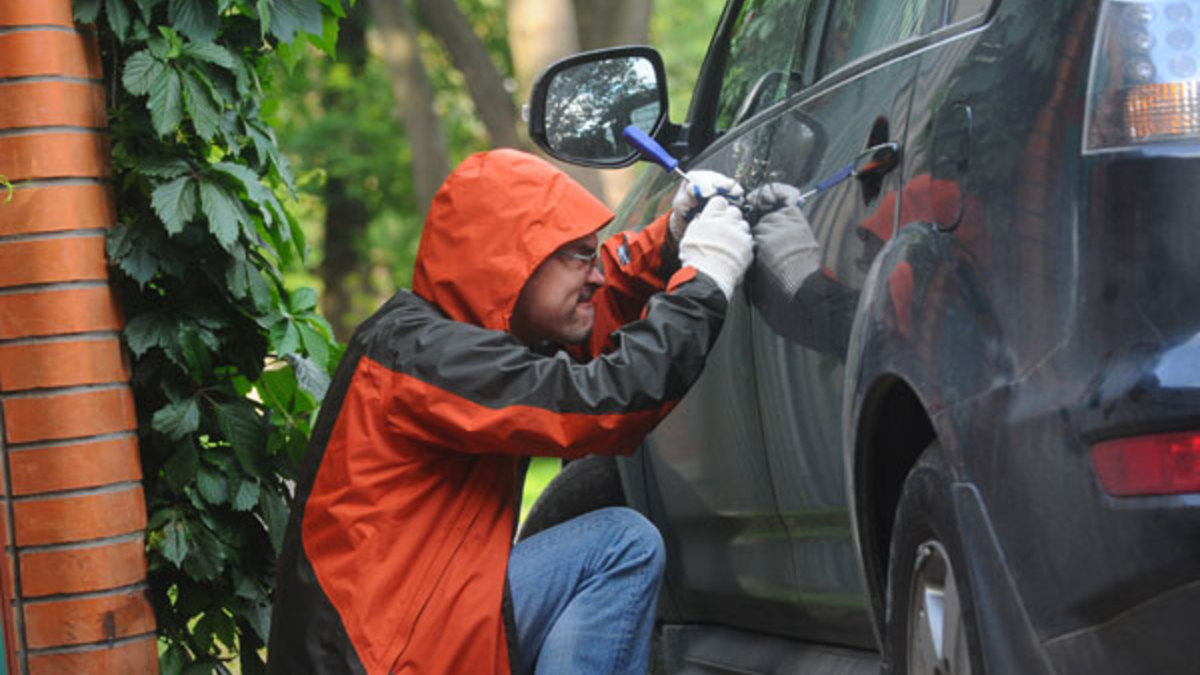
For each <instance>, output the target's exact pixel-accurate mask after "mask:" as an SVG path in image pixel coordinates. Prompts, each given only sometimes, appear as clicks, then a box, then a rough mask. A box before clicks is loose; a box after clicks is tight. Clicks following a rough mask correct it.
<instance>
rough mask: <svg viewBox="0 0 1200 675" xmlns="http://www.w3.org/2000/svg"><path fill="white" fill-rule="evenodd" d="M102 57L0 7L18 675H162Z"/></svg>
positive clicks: (1, 270) (0, 355)
mask: <svg viewBox="0 0 1200 675" xmlns="http://www.w3.org/2000/svg"><path fill="white" fill-rule="evenodd" d="M100 68H101V63H100V57H99V50H98V49H97V46H96V43H95V39H94V37H93V36H92V34H91V33H89V32H87V31H78V30H76V27H75V26H74V25H73V23H72V20H71V2H70V0H0V177H3V178H4V179H5V180H7V181H9V182H10V183H12V184H13V185H14V187H15V190H14V191H13V192H12V193H11V194H5V192H3V191H0V450H2V453H0V455H2V460H3V461H2V462H0V506H2V508H0V541H3V545H4V552H5V555H4V557H3V560H0V594H2V596H3V603H2V604H0V618H2V619H3V624H4V631H5V632H4V642H5V646H6V648H7V655H6V656H7V659H8V662H7V665H8V672H9V673H13V674H14V675H15V674H18V673H20V674H22V675H49V674H52V673H54V674H57V673H71V674H72V675H102V674H103V675H107V674H120V675H126V674H137V673H157V672H158V658H157V651H156V644H155V635H154V628H155V626H154V614H153V610H152V609H151V606H150V602H149V600H148V597H147V593H146V555H145V536H144V529H145V527H146V507H145V501H144V496H143V493H142V486H141V468H140V462H139V459H138V447H137V437H136V426H137V419H136V416H135V414H134V405H133V398H132V395H131V392H130V388H129V364H128V360H127V357H126V355H125V353H124V351H123V349H122V347H121V343H120V330H121V327H122V319H121V314H120V311H119V308H118V306H117V303H116V301H115V299H114V298H113V295H112V292H111V290H110V289H109V286H108V276H107V268H106V263H105V260H104V236H105V232H106V231H107V229H108V228H109V227H111V225H112V223H113V220H114V217H115V213H114V205H113V203H112V196H111V192H110V190H109V165H108V138H107V136H106V134H105V132H104V127H105V111H104V88H103V85H102V84H101V75H102V73H101V70H100Z"/></svg>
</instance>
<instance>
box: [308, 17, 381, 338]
mask: <svg viewBox="0 0 1200 675" xmlns="http://www.w3.org/2000/svg"><path fill="white" fill-rule="evenodd" d="M365 13H366V12H365V8H363V7H355V8H352V9H351V10H350V11H349V13H348V14H347V15H346V18H345V19H344V20H343V21H342V24H341V30H340V33H339V39H338V52H339V54H340V58H341V59H342V61H344V62H345V63H347V64H349V66H350V68H351V72H352V73H353V74H354V75H355V76H358V75H361V74H362V73H363V71H364V70H366V63H367V29H366V16H365ZM339 97H340V94H339V93H338V92H336V91H335V90H326V92H325V108H326V110H331V109H335V108H337V107H339V100H338V99H339ZM323 193H324V202H325V223H324V229H325V246H324V257H323V258H322V260H321V267H320V269H319V270H318V274H320V276H321V280H322V282H323V283H324V286H325V292H324V293H322V294H321V313H322V314H323V315H324V316H325V318H326V319H328V320H329V323H330V325H331V326H332V327H333V333H334V335H335V336H336V337H337V339H338V340H341V341H343V342H344V341H346V340H347V339H349V337H350V333H351V332H353V330H354V311H353V308H352V301H353V298H354V295H355V294H356V293H360V292H363V291H364V290H365V283H364V280H365V278H366V276H367V266H368V265H369V261H367V260H365V259H364V258H363V256H362V255H361V254H360V251H361V248H360V246H359V242H360V241H361V240H362V238H363V236H364V234H365V233H366V231H367V223H368V222H370V213H369V210H368V208H367V205H366V204H365V203H364V202H363V200H362V199H359V198H358V197H355V196H353V195H352V194H350V193H349V192H348V191H347V189H346V182H345V180H343V179H342V178H341V177H340V176H330V177H329V179H328V180H327V181H326V183H325V188H324V190H323Z"/></svg>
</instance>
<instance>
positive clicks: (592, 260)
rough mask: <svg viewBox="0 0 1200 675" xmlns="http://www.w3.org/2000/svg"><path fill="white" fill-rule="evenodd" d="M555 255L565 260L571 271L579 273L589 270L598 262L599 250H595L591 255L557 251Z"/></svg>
mask: <svg viewBox="0 0 1200 675" xmlns="http://www.w3.org/2000/svg"><path fill="white" fill-rule="evenodd" d="M556 255H558V256H559V257H560V258H563V259H564V260H566V261H567V263H568V264H569V265H570V266H571V268H572V269H575V270H578V271H580V272H582V271H583V270H585V269H587V270H590V269H592V268H593V267H595V266H596V265H597V264H598V263H599V262H600V249H596V250H595V251H592V252H591V253H581V252H579V251H558V252H557V253H556Z"/></svg>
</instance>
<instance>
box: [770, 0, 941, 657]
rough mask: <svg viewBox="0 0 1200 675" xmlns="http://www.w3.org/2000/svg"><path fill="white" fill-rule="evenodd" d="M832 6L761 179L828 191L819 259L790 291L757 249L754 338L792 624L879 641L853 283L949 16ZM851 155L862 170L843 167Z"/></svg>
mask: <svg viewBox="0 0 1200 675" xmlns="http://www.w3.org/2000/svg"><path fill="white" fill-rule="evenodd" d="M825 11H826V14H825V19H824V23H823V26H824V28H823V30H822V31H821V34H820V37H819V39H813V40H810V42H809V44H808V48H809V50H808V51H807V52H806V59H805V64H804V67H805V70H804V73H805V74H804V79H805V84H806V86H804V87H803V88H802V89H801V90H800V91H799V92H798V93H796V94H794V95H793V96H792V97H790V98H789V99H788V100H787V101H786V102H784V103H783V104H781V105H780V106H778V107H777V108H778V109H772V110H768V111H765V112H764V113H763V114H764V116H771V117H773V119H775V120H776V121H775V122H774V124H775V126H776V132H775V135H774V141H773V143H772V152H771V154H770V158H769V160H768V166H767V170H766V174H767V175H766V177H765V180H766V182H781V183H786V184H789V185H792V186H793V187H795V188H798V189H799V190H800V191H801V192H802V193H803V192H807V191H810V190H813V189H818V190H819V191H818V192H816V193H815V194H814V195H813V196H811V197H810V198H809V199H808V200H807V201H805V202H804V204H803V206H802V207H801V210H802V211H803V212H804V213H805V214H806V215H807V217H808V220H809V223H810V224H811V227H812V232H813V235H814V236H815V239H816V242H817V246H818V250H819V264H818V265H815V266H813V267H812V269H811V270H809V269H808V268H806V270H807V271H809V273H808V274H807V276H805V277H804V278H803V282H802V283H800V285H799V287H798V288H797V289H796V290H795V291H794V292H789V291H785V290H784V289H783V286H785V284H782V283H780V279H783V278H786V277H787V273H788V270H782V269H770V268H769V267H767V265H766V264H764V262H763V261H765V260H771V259H772V256H764V255H763V253H764V252H763V251H760V252H759V254H758V259H759V263H758V264H757V265H756V268H755V270H754V274H753V275H752V277H751V292H752V297H753V302H752V305H753V306H752V312H751V313H752V322H751V329H750V332H751V337H750V342H751V346H752V347H751V348H752V349H753V352H754V359H753V363H754V368H755V376H754V381H755V387H756V389H755V392H756V395H757V397H758V400H759V412H760V415H761V425H762V433H763V442H764V445H765V447H766V452H767V460H768V466H769V470H770V475H771V479H772V487H773V489H774V492H775V495H776V500H777V502H778V504H779V508H780V517H781V519H782V521H783V523H784V527H785V528H786V531H787V534H788V539H789V541H790V542H791V554H792V555H793V558H794V566H795V569H796V573H795V574H796V587H795V589H794V593H793V598H794V602H795V604H796V605H797V608H798V609H799V611H798V612H797V613H796V616H797V617H798V618H797V620H796V621H795V622H794V623H792V624H791V625H789V626H786V627H785V628H786V632H787V633H788V634H790V635H793V636H795V637H800V638H803V639H807V640H813V641H820V642H829V643H838V644H846V645H850V646H856V647H864V648H873V647H874V646H875V643H874V636H873V632H872V628H871V624H870V618H869V615H868V613H867V610H868V601H867V597H866V591H865V585H864V583H863V580H862V576H861V574H862V573H861V567H860V564H859V562H858V553H857V551H856V548H855V545H854V542H853V538H852V533H851V525H850V518H849V500H848V498H847V493H846V476H845V471H844V466H845V464H844V458H843V450H844V448H843V443H842V435H843V434H842V427H843V419H842V394H843V390H844V384H843V377H844V366H845V363H846V357H847V350H848V348H849V341H850V334H851V329H852V326H853V322H854V313H855V308H856V306H857V305H858V296H859V294H860V291H861V289H862V288H863V286H864V281H865V279H866V276H867V274H868V271H869V269H870V267H871V263H872V261H873V260H874V258H875V256H876V255H877V254H878V253H879V251H880V250H882V248H883V247H884V246H885V245H886V244H887V242H888V241H889V240H890V239H891V238H892V236H893V234H894V229H895V227H896V217H897V213H898V210H899V207H900V190H899V188H900V178H901V175H902V172H901V171H900V170H899V169H900V163H901V162H902V161H903V160H902V158H903V156H904V154H903V152H904V149H903V147H902V146H901V141H903V139H905V137H906V132H907V125H908V120H909V108H910V104H911V101H912V98H913V91H914V83H915V80H916V75H917V69H918V65H919V56H918V52H919V49H920V47H921V36H922V34H923V33H924V32H926V31H927V30H928V29H929V27H932V26H935V25H940V20H941V16H942V13H943V3H942V2H941V1H940V0H889V1H888V2H878V1H875V0H833V1H832V2H830V3H829V4H828V7H827V9H826V10H825ZM932 15H936V18H937V21H936V22H935V21H933V20H932V18H930V17H931V16H932ZM808 83H811V84H808ZM847 167H857V168H858V169H860V170H861V172H860V173H858V174H857V175H856V176H854V177H849V178H843V177H845V176H846V171H847ZM838 178H843V179H842V180H841V181H840V182H836V183H834V182H833V181H836V180H837V179H838ZM822 188H823V189H822ZM771 244H776V245H779V246H784V247H786V246H789V245H790V243H789V241H788V239H787V237H784V238H783V239H781V240H779V241H768V242H765V243H762V244H760V246H763V245H771ZM775 258H776V259H778V256H775ZM784 258H785V259H786V256H785V257H784ZM793 264H797V263H793ZM810 265H811V262H810ZM777 266H778V265H777ZM789 290H790V289H789Z"/></svg>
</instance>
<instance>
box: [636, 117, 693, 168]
mask: <svg viewBox="0 0 1200 675" xmlns="http://www.w3.org/2000/svg"><path fill="white" fill-rule="evenodd" d="M621 135H622V136H624V137H625V140H626V141H629V144H630V145H632V146H633V147H634V148H637V151H638V154H640V155H641V156H642V157H644V158H646V159H648V160H650V161H651V162H654V163H655V164H657V165H659V166H661V167H662V168H664V169H666V170H667V171H674V172H675V173H677V174H679V175H680V176H681V177H682V178H683V179H684V180H685V181H686V180H687V174H686V173H684V172H683V169H680V168H679V160H677V159H675V158H674V157H672V156H671V154H670V153H669V152H667V150H666V148H664V147H663V146H661V145H659V144H658V141H656V140H654V139H653V138H651V137H650V134H648V133H646V132H644V131H642V130H641V129H639V128H637V127H635V126H634V125H632V124H630V125H629V126H627V127H625V130H624V131H622V132H621Z"/></svg>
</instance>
